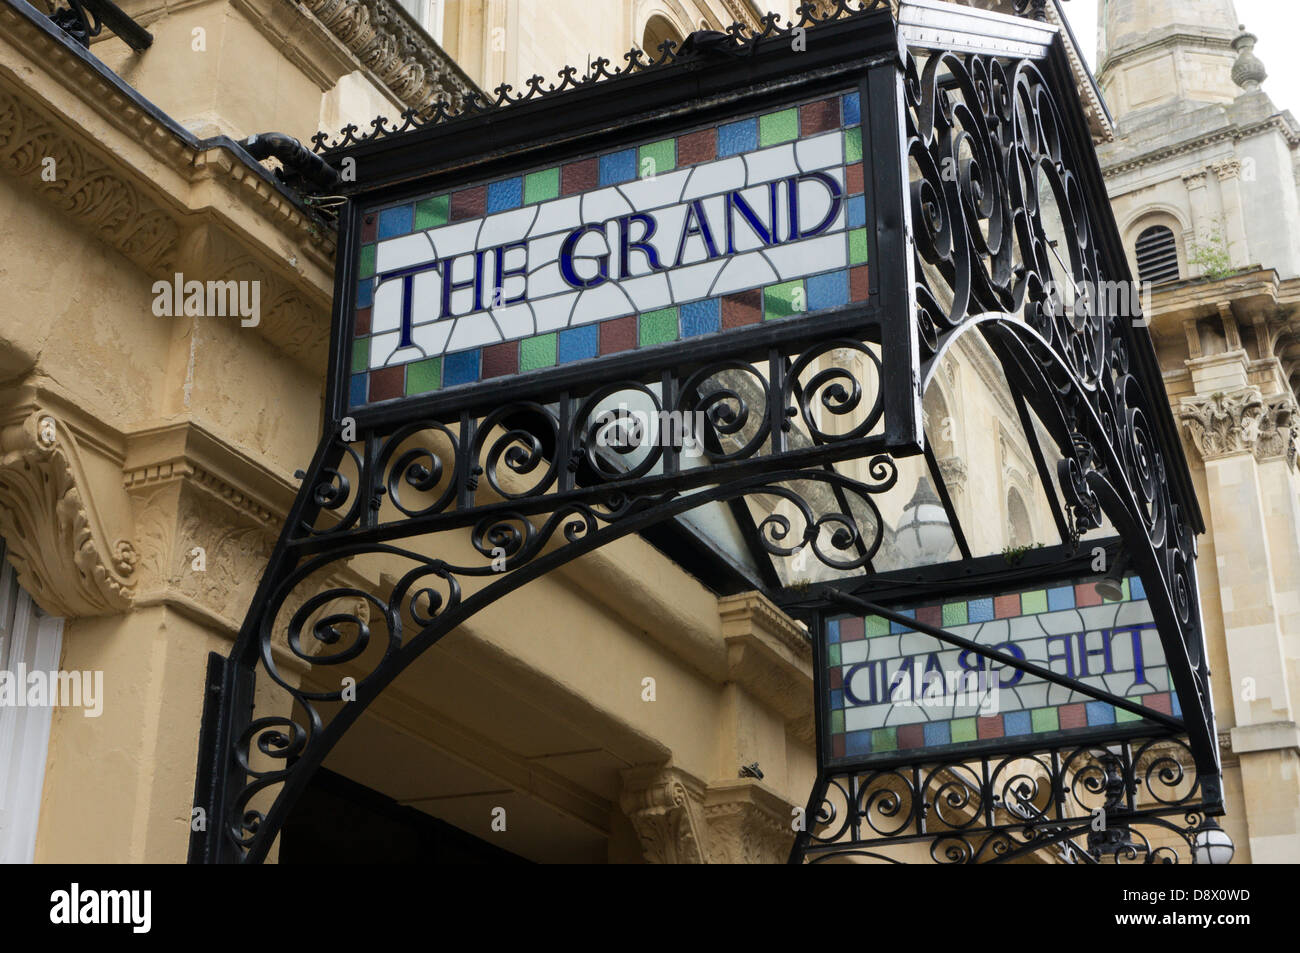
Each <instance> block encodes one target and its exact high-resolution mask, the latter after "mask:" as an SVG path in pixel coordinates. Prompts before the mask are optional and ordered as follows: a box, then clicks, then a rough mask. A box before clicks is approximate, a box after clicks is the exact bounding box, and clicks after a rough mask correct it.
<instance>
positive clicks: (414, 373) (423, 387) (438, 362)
mask: <svg viewBox="0 0 1300 953" xmlns="http://www.w3.org/2000/svg"><path fill="white" fill-rule="evenodd" d="M441 386H442V358H441V357H431V358H429V359H428V360H426V361H416V362H415V363H414V364H411V365H410V366H408V367H407V369H406V393H407V394H427V393H428V392H429V391H431V390H437V389H438V388H439V387H441Z"/></svg>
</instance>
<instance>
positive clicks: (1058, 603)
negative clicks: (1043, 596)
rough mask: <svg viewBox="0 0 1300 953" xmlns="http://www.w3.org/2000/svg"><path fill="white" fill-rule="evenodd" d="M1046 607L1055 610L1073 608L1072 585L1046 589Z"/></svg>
mask: <svg viewBox="0 0 1300 953" xmlns="http://www.w3.org/2000/svg"><path fill="white" fill-rule="evenodd" d="M1047 608H1048V609H1050V610H1052V611H1053V612H1056V611H1058V610H1061V609H1073V608H1074V586H1056V587H1054V588H1052V589H1048V590H1047Z"/></svg>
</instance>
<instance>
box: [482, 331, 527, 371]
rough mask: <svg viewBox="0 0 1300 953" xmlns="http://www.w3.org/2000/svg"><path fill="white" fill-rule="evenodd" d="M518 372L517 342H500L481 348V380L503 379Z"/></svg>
mask: <svg viewBox="0 0 1300 953" xmlns="http://www.w3.org/2000/svg"><path fill="white" fill-rule="evenodd" d="M518 371H519V342H518V341H502V342H501V343H500V344H491V345H488V346H487V347H485V348H483V379H484V380H487V379H488V378H489V377H504V376H506V375H507V374H515V373H518Z"/></svg>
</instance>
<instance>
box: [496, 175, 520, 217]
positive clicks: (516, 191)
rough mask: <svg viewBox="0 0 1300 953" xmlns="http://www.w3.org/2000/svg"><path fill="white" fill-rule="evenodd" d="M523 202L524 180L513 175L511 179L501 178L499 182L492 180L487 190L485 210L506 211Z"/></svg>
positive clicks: (517, 206)
mask: <svg viewBox="0 0 1300 953" xmlns="http://www.w3.org/2000/svg"><path fill="white" fill-rule="evenodd" d="M523 203H524V180H523V179H521V178H519V177H518V176H515V177H514V178H513V179H502V180H501V181H500V182H493V183H492V184H491V185H489V186H488V190H487V211H488V214H491V213H492V212H508V211H509V210H510V209H512V208H519V206H521V205H522V204H523Z"/></svg>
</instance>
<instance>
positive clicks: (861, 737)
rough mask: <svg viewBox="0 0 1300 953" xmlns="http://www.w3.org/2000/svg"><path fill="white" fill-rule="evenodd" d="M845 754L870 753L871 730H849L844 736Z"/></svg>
mask: <svg viewBox="0 0 1300 953" xmlns="http://www.w3.org/2000/svg"><path fill="white" fill-rule="evenodd" d="M844 753H845V754H871V732H869V731H850V732H849V733H848V734H846V735H845V736H844Z"/></svg>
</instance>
